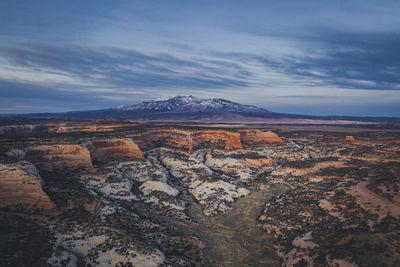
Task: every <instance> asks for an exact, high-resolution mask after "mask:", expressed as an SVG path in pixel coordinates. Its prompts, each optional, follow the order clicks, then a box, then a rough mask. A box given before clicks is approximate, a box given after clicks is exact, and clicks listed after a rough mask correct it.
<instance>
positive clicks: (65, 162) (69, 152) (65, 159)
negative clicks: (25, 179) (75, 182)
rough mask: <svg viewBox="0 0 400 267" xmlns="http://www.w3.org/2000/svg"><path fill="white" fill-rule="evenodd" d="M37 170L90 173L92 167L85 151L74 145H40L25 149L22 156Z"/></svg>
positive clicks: (87, 152) (88, 155) (88, 154)
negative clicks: (64, 170) (84, 171)
mask: <svg viewBox="0 0 400 267" xmlns="http://www.w3.org/2000/svg"><path fill="white" fill-rule="evenodd" d="M23 159H24V160H27V161H29V162H31V163H33V164H35V166H36V167H37V168H38V169H39V170H45V171H52V170H56V169H70V170H72V169H73V170H86V171H92V170H93V165H92V160H91V158H90V153H89V151H88V150H87V149H85V148H83V147H81V146H79V145H76V144H68V145H41V146H33V147H29V148H27V150H26V151H25V154H24V156H23Z"/></svg>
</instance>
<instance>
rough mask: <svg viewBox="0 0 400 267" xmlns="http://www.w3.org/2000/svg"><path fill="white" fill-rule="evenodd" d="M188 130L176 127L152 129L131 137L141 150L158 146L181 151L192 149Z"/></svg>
mask: <svg viewBox="0 0 400 267" xmlns="http://www.w3.org/2000/svg"><path fill="white" fill-rule="evenodd" d="M190 134H191V132H190V131H184V130H176V129H154V130H149V131H147V132H144V133H138V134H135V135H133V136H132V139H133V140H134V141H135V143H136V144H137V145H138V146H139V147H140V148H141V149H142V150H150V149H153V148H157V147H160V146H163V147H166V148H171V149H175V150H179V151H183V152H188V151H190V150H191V149H192V138H191V136H190Z"/></svg>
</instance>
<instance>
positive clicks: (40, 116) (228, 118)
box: [0, 96, 400, 124]
mask: <svg viewBox="0 0 400 267" xmlns="http://www.w3.org/2000/svg"><path fill="white" fill-rule="evenodd" d="M33 119H34V120H36V119H37V120H48V119H50V120H93V119H115V120H136V121H145V122H199V123H217V122H218V123H224V122H227V123H230V122H236V123H237V122H252V123H300V124H304V123H310V124H312V123H316V124H323V123H329V124H336V123H338V124H339V123H340V124H346V123H400V118H395V117H354V116H309V115H297V114H286V113H276V112H271V111H268V110H266V109H263V108H259V107H256V106H251V105H242V104H239V103H236V102H232V101H229V100H225V99H221V98H198V97H195V96H174V97H169V98H158V99H155V100H152V101H145V102H142V103H139V104H136V105H132V106H118V107H116V108H109V109H101V110H92V111H72V112H64V113H35V114H16V115H1V116H0V120H1V121H3V122H4V121H9V120H33Z"/></svg>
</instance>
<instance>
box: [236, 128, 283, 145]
mask: <svg viewBox="0 0 400 267" xmlns="http://www.w3.org/2000/svg"><path fill="white" fill-rule="evenodd" d="M239 132H240V140H241V142H242V145H243V147H244V148H251V147H257V146H265V145H269V144H273V143H284V141H283V140H282V139H281V138H280V137H279V136H278V135H277V134H275V133H273V132H271V131H267V132H264V131H261V130H256V129H252V130H241V131H239Z"/></svg>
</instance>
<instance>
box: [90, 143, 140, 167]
mask: <svg viewBox="0 0 400 267" xmlns="http://www.w3.org/2000/svg"><path fill="white" fill-rule="evenodd" d="M84 145H85V146H86V147H87V148H88V150H89V151H90V155H91V157H92V160H94V161H98V162H107V161H109V160H115V159H127V160H131V159H143V158H144V155H143V152H142V151H141V150H140V148H139V147H138V146H137V145H136V144H135V143H134V142H132V141H131V140H129V139H123V138H115V139H101V140H92V141H88V142H87V143H85V144H84Z"/></svg>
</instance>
